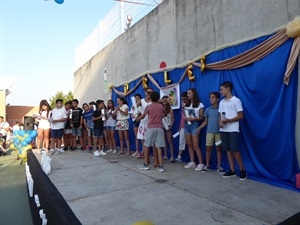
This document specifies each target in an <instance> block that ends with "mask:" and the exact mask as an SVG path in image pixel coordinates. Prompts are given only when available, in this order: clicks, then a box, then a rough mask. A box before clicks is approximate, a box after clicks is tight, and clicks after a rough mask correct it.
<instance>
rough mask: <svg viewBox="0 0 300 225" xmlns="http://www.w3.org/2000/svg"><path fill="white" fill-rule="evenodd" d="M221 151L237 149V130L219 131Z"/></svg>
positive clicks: (234, 150)
mask: <svg viewBox="0 0 300 225" xmlns="http://www.w3.org/2000/svg"><path fill="white" fill-rule="evenodd" d="M220 134H221V140H222V150H223V151H232V152H236V151H238V149H239V148H238V147H239V132H220Z"/></svg>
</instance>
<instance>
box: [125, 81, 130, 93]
mask: <svg viewBox="0 0 300 225" xmlns="http://www.w3.org/2000/svg"><path fill="white" fill-rule="evenodd" d="M128 91H129V84H128V83H126V84H124V93H125V94H127V92H128Z"/></svg>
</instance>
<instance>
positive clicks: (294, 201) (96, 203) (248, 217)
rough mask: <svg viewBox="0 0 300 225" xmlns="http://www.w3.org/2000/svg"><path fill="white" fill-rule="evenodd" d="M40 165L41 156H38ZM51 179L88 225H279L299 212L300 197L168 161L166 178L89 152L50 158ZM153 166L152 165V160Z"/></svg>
mask: <svg viewBox="0 0 300 225" xmlns="http://www.w3.org/2000/svg"><path fill="white" fill-rule="evenodd" d="M33 152H34V153H35V155H36V157H37V158H38V160H40V158H41V155H39V154H38V151H37V150H33ZM51 159H52V162H51V166H52V171H51V174H50V175H49V178H50V179H51V181H52V182H53V184H54V185H55V186H56V187H57V189H58V190H59V191H60V193H61V194H62V195H63V197H64V198H65V200H66V201H67V203H68V204H69V206H70V207H71V209H72V210H73V212H74V213H75V215H76V216H77V218H78V219H79V220H80V221H81V223H82V224H84V225H97V224H99V225H131V224H133V223H134V222H137V221H144V220H147V221H151V222H152V223H153V224H155V225H199V224H205V225H215V224H216V225H219V224H220V225H221V224H222V225H225V224H228V225H240V224H243V225H245V224H253V225H262V224H264V225H265V224H278V223H279V222H282V221H283V220H285V219H286V218H288V217H290V216H292V215H294V214H295V213H297V212H299V209H300V194H299V192H294V191H289V190H286V189H282V188H278V187H274V186H271V185H268V184H265V183H260V182H256V181H253V180H251V179H248V180H246V181H240V180H239V178H238V177H233V178H223V177H222V176H221V175H220V174H219V173H218V172H217V171H215V170H211V171H209V172H207V173H201V172H199V171H195V170H194V169H185V168H184V165H185V164H184V163H170V162H169V161H165V165H164V167H165V170H166V171H165V172H158V171H157V170H156V168H154V167H153V165H151V167H150V170H148V171H147V170H146V171H145V170H139V169H138V166H139V165H141V164H142V163H143V160H142V159H136V158H135V157H132V156H126V155H116V154H112V153H109V154H108V155H106V156H100V157H94V156H93V154H90V153H89V152H88V151H80V150H76V151H74V152H71V151H66V152H65V153H62V154H60V155H57V156H55V155H53V156H51ZM151 160H152V162H153V159H151Z"/></svg>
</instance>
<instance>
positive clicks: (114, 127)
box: [106, 126, 116, 130]
mask: <svg viewBox="0 0 300 225" xmlns="http://www.w3.org/2000/svg"><path fill="white" fill-rule="evenodd" d="M115 129H116V126H106V130H115Z"/></svg>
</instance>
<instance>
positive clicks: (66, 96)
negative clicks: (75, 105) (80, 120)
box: [49, 91, 74, 109]
mask: <svg viewBox="0 0 300 225" xmlns="http://www.w3.org/2000/svg"><path fill="white" fill-rule="evenodd" d="M59 98H60V99H62V100H63V102H64V103H66V102H67V101H72V100H73V99H74V96H73V93H72V91H69V92H68V93H67V94H64V93H63V92H62V91H58V92H56V94H55V95H53V96H52V97H51V98H50V99H49V103H50V105H51V108H52V109H53V108H55V105H56V103H55V101H56V99H59Z"/></svg>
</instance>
